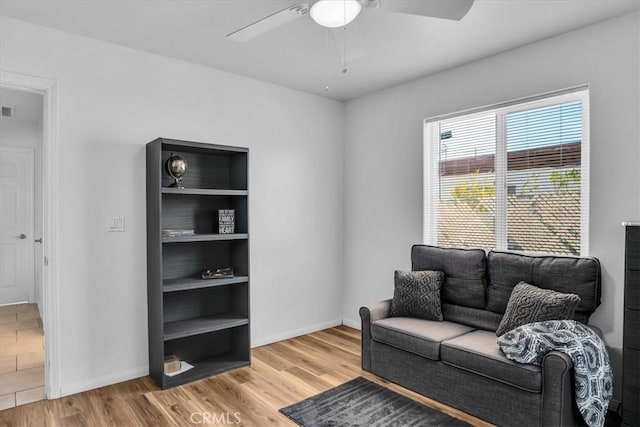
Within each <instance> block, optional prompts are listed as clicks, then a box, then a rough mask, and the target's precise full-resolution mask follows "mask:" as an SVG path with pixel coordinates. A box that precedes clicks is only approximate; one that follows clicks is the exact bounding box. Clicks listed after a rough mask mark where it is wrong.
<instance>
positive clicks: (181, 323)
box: [146, 138, 251, 389]
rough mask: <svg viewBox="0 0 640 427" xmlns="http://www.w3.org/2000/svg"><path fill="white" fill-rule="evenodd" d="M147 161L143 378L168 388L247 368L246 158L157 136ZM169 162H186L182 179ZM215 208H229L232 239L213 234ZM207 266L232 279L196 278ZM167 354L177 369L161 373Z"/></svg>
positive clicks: (239, 151) (242, 152)
mask: <svg viewBox="0 0 640 427" xmlns="http://www.w3.org/2000/svg"><path fill="white" fill-rule="evenodd" d="M146 156H147V298H148V310H147V313H148V322H147V323H148V325H149V334H148V336H149V375H150V376H151V377H152V378H153V379H154V381H155V382H156V383H158V385H159V386H160V387H161V388H163V389H166V388H169V387H174V386H178V385H181V384H185V383H187V382H190V381H195V380H199V379H202V378H206V377H210V376H212V375H215V374H218V373H221V372H225V371H228V370H230V369H235V368H240V367H242V366H247V365H249V364H250V363H251V356H250V355H251V353H250V348H251V346H250V335H251V334H250V330H249V327H250V323H249V277H248V276H249V229H248V228H249V219H248V206H249V202H248V194H249V192H248V188H247V183H248V179H247V169H248V157H249V153H248V150H247V149H246V148H239V147H225V146H221V145H211V144H203V143H197V142H188V141H177V140H170V139H163V138H159V139H156V140H155V141H152V142H150V143H149V144H147V148H146ZM175 157H179V158H180V159H182V160H184V162H185V163H184V164H185V165H186V163H188V164H189V171H188V173H187V174H186V175H184V174H183V176H182V177H180V178H181V179H180V180H178V179H177V178H176V177H177V175H171V174H169V173H168V170H167V164H168V160H169V159H170V158H174V159H175ZM176 182H178V183H179V185H184V186H186V187H187V189H181V188H179V187H170V186H171V185H172V184H174V185H175V184H176ZM219 210H233V211H234V214H235V215H234V216H235V218H234V219H235V227H234V228H235V233H234V234H219V233H218V211H219ZM165 230H166V232H165ZM192 230H195V231H197V234H191V233H190V231H192ZM211 266H224V267H228V268H229V269H231V271H232V273H233V276H225V277H221V278H217V279H216V280H202V279H201V274H202V271H203V270H205V269H207V268H210V267H211ZM212 270H213V274H215V273H216V271H215V269H212ZM221 273H222V272H221ZM170 355H175V356H176V357H178V359H180V360H181V368H180V370H178V371H174V372H170V373H169V374H167V373H165V370H164V358H165V356H170ZM187 361H188V364H187Z"/></svg>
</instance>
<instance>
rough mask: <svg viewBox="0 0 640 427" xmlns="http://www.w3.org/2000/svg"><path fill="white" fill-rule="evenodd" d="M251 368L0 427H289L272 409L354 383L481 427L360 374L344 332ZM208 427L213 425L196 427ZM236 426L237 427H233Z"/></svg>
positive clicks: (311, 338) (308, 338)
mask: <svg viewBox="0 0 640 427" xmlns="http://www.w3.org/2000/svg"><path fill="white" fill-rule="evenodd" d="M251 362H252V364H251V367H246V368H241V369H237V370H235V371H232V372H229V373H225V374H221V375H218V376H215V377H211V378H207V379H204V380H201V381H197V382H195V383H191V384H188V385H184V386H180V387H176V388H173V389H169V390H164V391H161V390H159V389H158V388H157V387H156V385H155V383H154V382H153V381H152V380H151V379H150V378H149V377H145V378H139V379H136V380H132V381H127V382H124V383H120V384H115V385H112V386H108V387H103V388H100V389H96V390H91V391H88V392H84V393H79V394H76V395H73V396H68V397H64V398H61V399H56V400H45V401H40V402H36V403H32V404H29V405H25V406H20V407H17V408H13V409H7V410H5V411H2V412H0V425H2V426H25V425H29V426H31V425H33V426H45V425H51V426H54V425H60V426H79V425H86V426H126V427H129V426H176V425H177V426H189V425H214V424H217V425H225V424H226V425H243V426H259V427H265V426H274V425H282V426H295V424H294V423H292V422H291V421H289V420H288V419H287V418H286V417H285V416H284V415H282V414H280V412H278V410H279V409H280V408H282V407H284V406H288V405H290V404H292V403H295V402H298V401H300V400H302V399H305V398H307V397H309V396H312V395H314V394H317V393H320V392H322V391H325V390H328V389H330V388H332V387H335V386H337V385H340V384H342V383H344V382H346V381H348V380H350V379H353V378H355V377H358V376H364V377H366V378H368V379H370V380H372V381H376V382H378V383H381V384H385V385H386V386H387V387H389V388H391V389H393V390H395V391H397V392H399V393H401V394H404V395H406V396H409V397H411V398H413V399H416V400H418V401H421V402H423V403H425V404H427V405H429V406H432V407H435V408H437V409H440V410H442V411H443V412H446V413H448V414H450V415H452V416H455V417H457V418H461V419H463V420H465V421H467V422H470V423H471V424H473V425H477V426H488V425H489V424H486V423H484V422H483V421H481V420H478V419H476V418H473V417H471V416H469V415H466V414H464V413H461V412H459V411H457V410H455V409H452V408H449V407H446V406H444V405H442V404H440V403H438V402H435V401H432V400H430V399H427V398H424V397H422V396H420V395H418V394H416V393H413V392H411V391H409V390H406V389H403V388H402V387H399V386H397V385H395V384H390V383H386V382H384V381H382V380H381V379H379V378H378V377H376V376H374V375H371V374H369V373H366V372H363V371H362V370H361V369H360V332H359V331H357V330H355V329H351V328H348V327H344V326H339V327H336V328H331V329H327V330H324V331H320V332H315V333H312V334H309V335H305V336H301V337H297V338H293V339H289V340H285V341H281V342H278V343H274V344H270V345H266V346H263V347H258V348H255V349H253V350H252V361H251ZM193 414H195V415H193ZM207 414H209V415H207ZM225 414H228V415H227V417H225ZM205 417H208V418H205ZM215 420H217V421H218V423H207V422H203V421H215ZM238 420H239V421H240V423H239V424H235V421H238Z"/></svg>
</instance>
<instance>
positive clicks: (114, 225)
mask: <svg viewBox="0 0 640 427" xmlns="http://www.w3.org/2000/svg"><path fill="white" fill-rule="evenodd" d="M107 231H124V216H122V215H120V216H108V217H107Z"/></svg>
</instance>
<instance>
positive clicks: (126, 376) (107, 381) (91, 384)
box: [60, 319, 360, 397]
mask: <svg viewBox="0 0 640 427" xmlns="http://www.w3.org/2000/svg"><path fill="white" fill-rule="evenodd" d="M342 324H345V325H347V326H350V327H353V328H356V329H360V324H359V322H352V321H345V320H342V319H335V320H331V321H328V322H323V323H316V324H315V325H309V326H305V327H304V328H299V329H293V330H290V331H286V332H281V333H279V334H275V335H271V336H268V337H264V338H259V339H256V340H255V341H254V342H252V343H251V346H252V347H260V346H262V345H266V344H271V343H274V342H278V341H283V340H286V339H289V338H295V337H299V336H300V335H306V334H310V333H313V332H317V331H321V330H323V329H328V328H333V327H335V326H340V325H342ZM352 324H353V325H354V326H351V325H352ZM146 375H149V367H148V366H143V367H139V368H136V369H131V370H128V371H125V372H121V373H118V374H115V375H107V376H104V377H99V378H94V379H91V380H89V381H85V382H81V383H77V384H72V385H70V386H68V387H61V389H60V397H63V396H69V395H72V394H76V393H81V392H83V391H87V390H93V389H95V388H99V387H105V386H108V385H112V384H116V383H120V382H123V381H129V380H132V379H135V378H140V377H144V376H146Z"/></svg>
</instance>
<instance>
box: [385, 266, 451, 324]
mask: <svg viewBox="0 0 640 427" xmlns="http://www.w3.org/2000/svg"><path fill="white" fill-rule="evenodd" d="M443 283H444V273H443V272H442V271H430V270H427V271H410V272H408V273H407V272H404V271H398V270H396V272H395V289H394V291H393V300H392V301H391V309H390V310H389V315H390V316H391V317H417V318H420V319H425V320H442V307H441V305H440V289H442V284H443Z"/></svg>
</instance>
